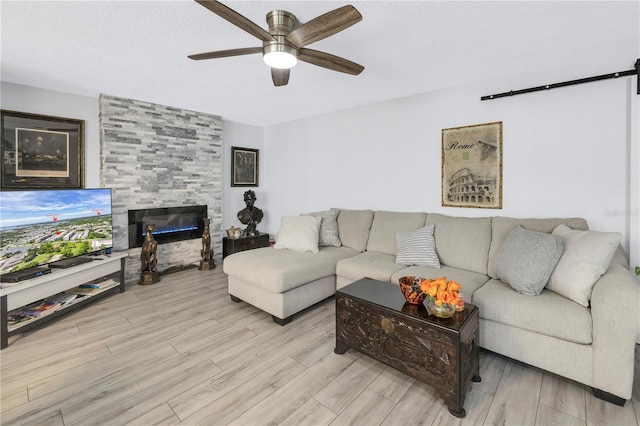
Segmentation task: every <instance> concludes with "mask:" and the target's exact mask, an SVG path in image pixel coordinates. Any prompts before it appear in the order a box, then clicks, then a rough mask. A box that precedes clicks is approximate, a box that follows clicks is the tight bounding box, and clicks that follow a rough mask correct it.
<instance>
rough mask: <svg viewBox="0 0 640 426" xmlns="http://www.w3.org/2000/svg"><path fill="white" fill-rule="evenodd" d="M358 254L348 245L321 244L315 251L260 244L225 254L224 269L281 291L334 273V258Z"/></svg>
mask: <svg viewBox="0 0 640 426" xmlns="http://www.w3.org/2000/svg"><path fill="white" fill-rule="evenodd" d="M357 254H359V252H358V251H357V250H354V249H352V248H348V247H321V248H320V250H319V251H318V253H311V252H303V251H293V250H276V249H274V248H273V247H263V248H259V249H254V250H247V251H241V252H238V253H234V254H232V255H230V256H227V257H225V258H224V262H223V270H224V272H225V273H226V274H227V275H233V276H234V277H237V278H239V279H241V280H243V281H246V282H249V283H252V284H254V285H257V286H260V287H262V288H264V289H266V290H269V291H271V292H273V293H284V292H285V291H288V290H291V289H293V288H296V287H299V286H301V285H303V284H306V283H308V282H311V281H315V280H318V279H320V278H324V277H327V276H331V275H334V274H335V273H336V262H338V261H339V260H340V259H345V258H348V257H350V256H355V255H357ZM247 265H251V266H250V267H247Z"/></svg>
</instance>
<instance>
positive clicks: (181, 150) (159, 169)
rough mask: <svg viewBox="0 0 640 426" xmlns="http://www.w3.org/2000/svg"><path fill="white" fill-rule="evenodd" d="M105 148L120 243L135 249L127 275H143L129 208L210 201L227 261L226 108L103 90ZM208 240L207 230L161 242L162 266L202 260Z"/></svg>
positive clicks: (218, 253)
mask: <svg viewBox="0 0 640 426" xmlns="http://www.w3.org/2000/svg"><path fill="white" fill-rule="evenodd" d="M100 151H101V153H100V157H101V159H100V166H101V171H100V183H101V186H103V187H106V188H111V189H112V214H113V246H114V250H117V251H128V252H129V257H128V258H127V260H126V268H125V279H126V281H127V282H130V281H134V280H138V279H139V277H140V250H141V249H140V248H135V249H129V240H128V219H127V212H128V210H135V209H146V208H158V207H176V206H189V205H203V204H206V205H207V210H208V216H209V218H210V219H211V247H212V249H213V251H214V256H215V259H216V264H217V265H220V264H221V259H222V248H221V244H222V152H223V150H222V119H221V118H220V117H219V116H216V115H211V114H204V113H201V112H194V111H187V110H183V109H179V108H172V107H168V106H162V105H156V104H152V103H147V102H141V101H137V100H132V99H125V98H118V97H113V96H106V95H101V96H100ZM201 248H202V241H201V239H199V238H197V239H192V240H185V241H179V242H175V243H166V244H159V245H158V250H157V252H156V254H157V257H158V270H159V271H160V272H163V271H165V270H168V269H170V268H176V267H183V266H187V265H190V264H194V263H197V262H198V261H199V260H200V250H201ZM218 267H220V266H218ZM202 273H207V272H205V271H203V272H202Z"/></svg>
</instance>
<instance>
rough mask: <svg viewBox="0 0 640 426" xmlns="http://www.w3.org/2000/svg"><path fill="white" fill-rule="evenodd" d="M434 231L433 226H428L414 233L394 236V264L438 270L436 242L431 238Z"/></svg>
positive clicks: (438, 261) (401, 233)
mask: <svg viewBox="0 0 640 426" xmlns="http://www.w3.org/2000/svg"><path fill="white" fill-rule="evenodd" d="M434 229H435V225H429V226H425V227H423V228H420V229H417V230H415V231H410V232H398V233H397V234H396V263H398V264H400V265H419V266H428V267H430V268H437V269H440V259H438V254H437V253H436V241H435V239H434V238H433V231H434Z"/></svg>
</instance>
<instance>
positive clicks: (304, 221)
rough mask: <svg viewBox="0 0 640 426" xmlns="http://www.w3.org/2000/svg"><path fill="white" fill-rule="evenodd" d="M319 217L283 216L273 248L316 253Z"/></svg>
mask: <svg viewBox="0 0 640 426" xmlns="http://www.w3.org/2000/svg"><path fill="white" fill-rule="evenodd" d="M321 221H322V218H321V217H316V216H283V217H282V221H281V225H280V229H279V230H278V233H277V234H276V243H275V244H274V246H273V248H275V249H285V250H294V251H310V252H312V253H317V252H318V251H319V249H318V229H319V228H320V222H321Z"/></svg>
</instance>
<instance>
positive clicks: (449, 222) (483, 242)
mask: <svg viewBox="0 0 640 426" xmlns="http://www.w3.org/2000/svg"><path fill="white" fill-rule="evenodd" d="M426 224H427V225H436V230H435V237H436V252H437V253H438V257H439V258H440V264H441V265H448V266H452V267H454V268H461V269H466V270H467V271H472V272H477V273H479V274H486V273H487V256H488V255H489V245H490V244H491V218H490V217H479V218H468V217H452V216H445V215H441V214H437V213H429V214H428V215H427V223H426Z"/></svg>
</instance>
